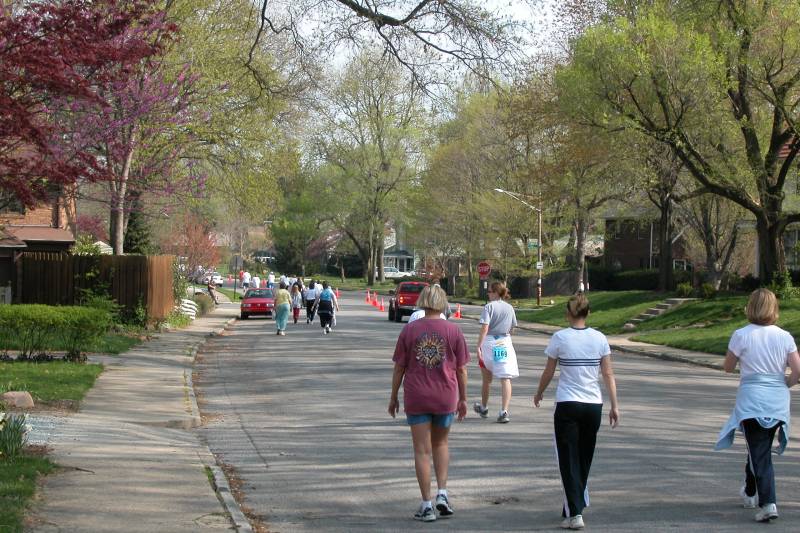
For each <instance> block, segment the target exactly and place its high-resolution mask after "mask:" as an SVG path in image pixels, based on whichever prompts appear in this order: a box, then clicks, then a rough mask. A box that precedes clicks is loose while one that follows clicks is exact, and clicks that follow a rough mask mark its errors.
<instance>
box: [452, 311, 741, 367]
mask: <svg viewBox="0 0 800 533" xmlns="http://www.w3.org/2000/svg"><path fill="white" fill-rule="evenodd" d="M481 309H482V306H479V305H463V304H462V306H461V310H462V314H463V316H464V318H470V319H473V320H478V318H479V317H480V313H481ZM589 325H591V317H590V319H589ZM518 327H519V329H522V330H525V331H531V332H534V333H542V334H544V335H552V334H553V333H555V332H556V331H558V330H560V329H563V328H564V327H566V322H565V323H564V326H551V325H550V324H539V323H536V322H525V321H522V320H520V321H519V326H518ZM633 335H635V333H631V334H629V335H608V336H607V337H608V344H609V345H610V346H611V349H612V350H617V351H620V352H625V353H630V354H634V355H642V356H645V357H654V358H656V359H663V360H666V361H677V362H680V363H688V364H692V365H698V366H704V367H708V368H715V369H718V370H722V362H723V361H724V359H725V358H724V357H723V356H721V355H716V354H710V353H703V352H694V351H691V350H682V349H680V348H672V347H670V346H661V345H658V344H648V343H646V342H637V341H633V340H631V339H630V337H631V336H633Z"/></svg>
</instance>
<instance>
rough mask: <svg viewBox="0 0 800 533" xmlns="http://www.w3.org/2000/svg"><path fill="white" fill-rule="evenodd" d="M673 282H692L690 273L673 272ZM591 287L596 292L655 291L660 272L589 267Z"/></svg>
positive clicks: (654, 270) (655, 270)
mask: <svg viewBox="0 0 800 533" xmlns="http://www.w3.org/2000/svg"><path fill="white" fill-rule="evenodd" d="M672 276H673V282H674V283H676V284H677V283H682V282H686V281H691V279H692V276H691V273H690V272H686V271H684V270H673V271H672ZM589 287H591V289H592V290H595V291H634V290H637V291H654V290H656V289H658V270H657V269H646V270H612V269H607V268H604V267H598V266H592V265H589Z"/></svg>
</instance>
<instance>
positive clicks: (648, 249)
mask: <svg viewBox="0 0 800 533" xmlns="http://www.w3.org/2000/svg"><path fill="white" fill-rule="evenodd" d="M603 218H604V219H605V234H604V237H603V248H604V251H603V261H604V264H605V266H606V267H607V268H613V269H618V270H638V269H646V268H658V266H659V261H660V252H659V246H658V229H659V221H658V219H657V217H655V216H648V214H647V213H642V214H641V215H638V216H637V215H633V214H626V215H611V214H609V215H607V216H605V217H603ZM688 252H689V250H688V246H687V243H686V240H685V238H684V237H683V233H682V232H679V233H678V234H677V236H676V237H675V238H673V241H672V261H673V265H674V268H675V269H680V270H687V269H689V268H691V261H690V260H689V253H688Z"/></svg>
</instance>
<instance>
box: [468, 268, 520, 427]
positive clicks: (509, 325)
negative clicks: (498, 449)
mask: <svg viewBox="0 0 800 533" xmlns="http://www.w3.org/2000/svg"><path fill="white" fill-rule="evenodd" d="M506 298H508V289H507V288H506V286H505V285H504V284H503V283H501V282H499V281H495V282H494V283H492V284H491V285H490V286H489V300H490V302H489V303H488V304H486V305H485V306H484V307H483V312H482V313H481V318H480V320H479V322H480V324H481V332H480V335H478V366H479V367H480V369H481V376H482V378H483V383H482V385H481V401H480V403H478V402H476V403H475V405H473V409H474V410H475V412H476V413H478V414H479V415H481V418H486V417H487V416H488V415H489V407H488V405H489V388H490V387H491V385H492V378H498V379H499V380H500V391H501V400H500V401H501V406H500V412H499V413H498V415H497V421H498V422H499V423H501V424H507V423H508V422H509V421H510V420H511V419H510V417H509V416H508V405H509V403H510V402H511V380H512V379H513V378H516V377H519V368H518V367H517V354H516V352H515V351H514V345H513V344H512V343H511V332H512V331H513V330H514V327H515V326H516V325H517V315H516V314H515V313H514V308H513V307H511V305H510V304H509V303H508V302H506V301H505V300H506Z"/></svg>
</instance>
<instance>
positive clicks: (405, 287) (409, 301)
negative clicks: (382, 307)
mask: <svg viewBox="0 0 800 533" xmlns="http://www.w3.org/2000/svg"><path fill="white" fill-rule="evenodd" d="M427 286H428V284H427V283H425V282H424V281H403V282H401V283H399V284H398V285H397V290H396V291H395V293H394V295H393V296H392V297H391V298H389V320H394V321H395V322H402V321H403V317H404V316H410V315H411V313H413V312H414V309H415V308H416V306H417V298H419V293H421V292H422V289H424V288H425V287H427Z"/></svg>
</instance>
